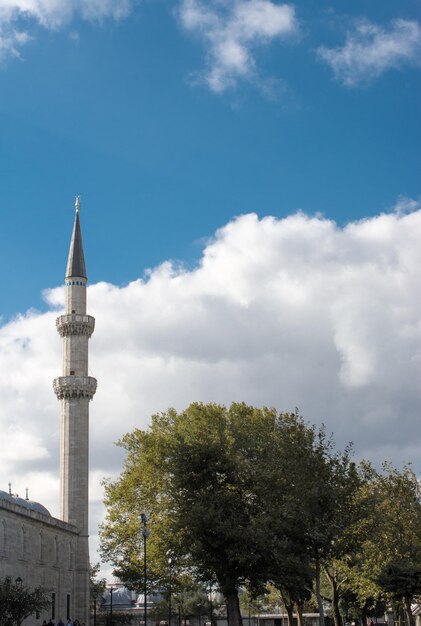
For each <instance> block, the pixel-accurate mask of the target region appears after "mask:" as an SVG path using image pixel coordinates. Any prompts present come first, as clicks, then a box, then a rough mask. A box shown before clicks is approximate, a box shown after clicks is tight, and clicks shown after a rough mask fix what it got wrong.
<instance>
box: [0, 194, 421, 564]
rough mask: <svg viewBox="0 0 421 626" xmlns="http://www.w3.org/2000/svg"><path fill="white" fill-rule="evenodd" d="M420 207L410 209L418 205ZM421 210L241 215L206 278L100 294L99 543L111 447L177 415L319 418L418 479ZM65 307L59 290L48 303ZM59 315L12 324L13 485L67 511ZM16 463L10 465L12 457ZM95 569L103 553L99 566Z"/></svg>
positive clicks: (4, 365)
mask: <svg viewBox="0 0 421 626" xmlns="http://www.w3.org/2000/svg"><path fill="white" fill-rule="evenodd" d="M409 201H410V200H409V199H408V198H406V202H407V203H408V202H409ZM420 238H421V210H415V211H413V212H411V213H406V212H403V213H402V212H392V213H391V214H388V215H379V216H377V217H375V218H371V219H367V220H363V221H361V222H357V223H352V224H349V225H347V226H346V227H345V228H343V229H342V228H339V227H338V226H337V225H336V224H335V223H334V222H332V221H329V220H326V219H323V218H322V217H308V216H306V215H304V214H301V213H298V214H296V215H291V216H290V217H288V218H285V219H282V220H277V219H275V218H273V217H265V218H263V219H258V218H257V216H256V215H254V214H251V215H243V216H241V217H238V218H237V219H235V220H232V221H231V222H229V223H228V224H227V225H226V226H224V227H223V228H221V229H220V230H219V231H218V232H217V233H216V235H215V237H214V238H213V239H212V241H211V242H209V243H208V244H207V245H206V247H205V249H204V251H203V256H202V259H201V263H200V265H199V266H198V267H197V268H196V269H194V270H187V269H183V268H180V267H178V266H177V267H176V266H175V265H173V264H172V263H170V262H165V263H163V264H162V265H160V266H159V267H157V268H155V269H153V270H152V271H151V272H150V273H149V276H148V278H147V280H140V279H139V280H137V281H134V282H132V283H130V284H129V285H127V286H125V287H117V286H115V285H112V284H108V283H98V284H96V285H92V286H91V287H90V288H89V304H88V310H89V312H90V313H91V314H92V315H94V316H95V317H96V330H95V333H94V335H93V337H92V339H91V352H90V367H91V374H92V375H94V376H96V377H97V378H98V391H97V394H96V396H95V398H94V401H93V402H92V403H91V469H92V475H91V485H92V489H91V535H92V536H93V541H94V543H93V545H94V546H95V545H96V539H95V535H96V526H97V523H98V521H99V519H100V518H101V516H102V515H103V509H102V505H101V503H100V500H101V488H100V478H101V477H102V476H113V475H116V473H118V472H119V471H120V469H121V463H122V452H121V450H120V449H119V448H116V447H115V446H114V442H115V441H116V440H117V439H118V438H119V437H121V436H122V435H123V434H124V433H125V432H128V431H130V430H131V429H133V427H135V426H145V425H146V424H147V423H148V421H149V418H150V416H151V415H152V414H153V413H155V412H158V411H161V410H165V409H166V408H167V407H168V406H175V407H176V408H179V409H181V408H183V407H185V406H187V405H188V404H189V403H190V402H192V401H194V400H202V401H205V402H208V401H215V402H223V403H230V402H231V401H233V400H245V401H246V402H249V403H252V404H256V405H263V404H266V405H269V406H271V405H273V406H276V407H277V408H278V409H279V410H291V409H294V407H295V406H298V407H299V409H300V410H301V412H302V414H303V415H304V417H305V418H306V419H308V420H309V421H311V422H313V421H314V422H316V423H318V424H320V423H321V422H324V423H325V424H326V426H327V429H328V430H329V431H330V430H332V431H334V433H335V438H336V440H337V442H338V444H339V445H341V446H343V445H344V444H345V443H346V442H348V441H349V440H353V441H354V442H355V445H356V450H357V453H358V455H361V456H365V457H367V458H369V459H371V460H372V461H374V462H380V461H381V460H383V459H385V458H389V459H391V460H393V461H394V462H395V463H400V462H404V461H409V460H412V461H414V463H415V465H414V469H415V470H416V471H417V472H419V471H420V470H421V467H419V465H420V459H421V431H420V429H419V411H420V406H421V387H420V384H419V381H420V380H421V290H420V289H419V268H420V266H421V247H420V245H419V241H420ZM45 297H46V299H47V301H48V302H49V303H50V305H51V307H52V308H55V307H57V305H59V306H60V303H61V304H62V302H63V290H62V288H55V289H52V290H48V291H47V292H46V294H45ZM56 315H57V311H53V310H51V311H49V312H47V313H37V312H34V311H29V312H28V313H26V314H24V315H21V316H20V317H18V318H16V319H15V320H13V321H10V322H9V323H6V324H4V325H3V326H1V327H0V371H1V372H2V376H1V378H0V400H1V401H0V429H1V432H2V433H3V435H4V434H6V439H3V436H2V439H1V442H2V443H1V445H2V446H3V447H1V448H0V489H4V490H7V483H8V481H9V480H10V481H11V482H12V484H13V489H14V491H17V492H18V493H21V494H22V493H25V488H26V487H29V489H30V497H31V499H33V500H38V501H41V502H42V503H43V504H44V505H45V506H47V508H48V509H49V510H50V511H51V512H52V513H53V514H55V515H57V514H58V462H59V460H58V451H59V422H60V406H59V403H58V402H57V400H56V399H55V397H54V395H53V391H52V384H51V381H52V379H53V378H54V377H55V376H57V375H59V374H60V368H61V340H60V337H59V336H58V334H57V332H56V330H55V317H56ZM5 451H6V454H4V452H5ZM94 559H95V557H94Z"/></svg>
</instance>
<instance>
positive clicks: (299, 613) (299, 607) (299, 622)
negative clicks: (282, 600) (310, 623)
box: [295, 602, 304, 626]
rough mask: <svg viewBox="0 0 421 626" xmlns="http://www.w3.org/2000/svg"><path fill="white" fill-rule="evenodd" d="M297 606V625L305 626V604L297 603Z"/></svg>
mask: <svg viewBox="0 0 421 626" xmlns="http://www.w3.org/2000/svg"><path fill="white" fill-rule="evenodd" d="M295 606H296V608H297V625H298V626H304V618H303V604H302V603H301V602H296V603H295Z"/></svg>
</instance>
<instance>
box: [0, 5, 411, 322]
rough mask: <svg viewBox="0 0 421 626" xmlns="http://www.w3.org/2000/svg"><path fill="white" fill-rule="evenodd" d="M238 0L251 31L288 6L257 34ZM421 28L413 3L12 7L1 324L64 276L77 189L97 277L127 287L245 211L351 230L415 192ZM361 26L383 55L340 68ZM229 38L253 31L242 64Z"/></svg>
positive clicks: (2, 131) (5, 68)
mask: <svg viewBox="0 0 421 626" xmlns="http://www.w3.org/2000/svg"><path fill="white" fill-rule="evenodd" d="M69 6H71V7H73V8H72V9H69V8H68V7H69ZM259 6H260V13H259V10H258V9H259ZM66 7H67V9H66ZM86 7H91V8H90V13H89V14H87V8H86ZM239 7H240V8H241V7H242V8H243V9H244V7H246V8H248V9H250V7H251V8H253V7H254V9H255V14H254V15H252V14H251V12H250V11H249V16H248V17H247V20H249V22H248V23H247V26H248V27H249V26H250V24H251V23H252V22H253V19H254V20H256V16H257V18H259V17H260V18H262V15H263V9H265V10H266V12H267V9H268V8H271V7H272V8H273V7H275V8H277V9H279V10H286V9H288V10H289V11H290V13H289V14H288V15H286V14H285V15H284V16H283V17H285V19H286V24H284V25H281V26H280V27H279V29H278V30H276V28H274V29H273V32H270V33H268V24H267V23H265V24H263V26H261V27H260V32H257V31H258V30H259V27H258V26H256V24H255V37H254V38H253V37H252V36H248V35H247V32H246V31H245V29H244V28H243V31H242V34H241V33H240V35H239V34H238V33H239V27H238V24H237V26H236V25H235V23H234V18H233V15H234V13H235V10H236V9H237V11H238V8H239ZM256 7H257V9H256ZM24 8H26V9H27V10H26V12H25V11H24V10H23V9H24ZM188 11H190V18H191V14H192V12H193V11H195V15H196V22H195V23H194V24H193V25H192V23H191V22H192V20H191V19H190V26H188V25H187V18H186V15H187V13H188ZM292 14H293V17H291V15H292ZM197 15H200V18H201V20H202V22H201V23H199V20H198V19H197ZM274 15H275V14H274ZM288 18H289V22H288ZM264 19H267V22H268V23H270V22H271V20H272V22H273V16H272V17H271V16H269V17H268V16H266V17H265V18H264ZM264 19H263V18H262V20H263V21H264ZM206 20H207V21H206ZM212 20H213V21H212ZM399 20H400V21H401V22H400V23H401V27H400V28H399V26H397V23H398V21H399ZM402 23H403V27H402ZM420 23H421V10H420V6H419V3H418V2H416V1H415V0H402V1H401V2H399V3H396V2H384V0H382V1H380V0H378V1H377V0H375V1H371V2H370V3H367V2H358V1H357V2H352V3H346V4H343V3H336V4H332V3H330V2H324V1H320V0H317V2H316V1H310V0H307V1H303V2H301V3H299V4H296V5H293V4H290V5H288V4H283V5H282V4H280V3H278V4H277V3H275V2H269V1H268V0H267V1H265V2H260V3H259V2H257V1H255V2H245V1H242V0H241V1H240V0H238V1H237V2H233V1H230V0H227V1H226V2H219V3H213V2H208V3H205V4H200V3H199V2H193V1H192V2H190V4H189V3H188V2H187V1H184V2H181V1H180V2H166V1H164V0H151V1H149V2H130V1H129V0H124V1H123V0H115V1H114V2H112V1H110V2H108V3H107V2H98V3H95V2H91V3H89V2H86V1H83V0H80V1H79V2H75V3H73V4H70V5H68V4H67V3H65V2H62V1H61V0H55V1H53V0H45V1H44V2H43V3H41V2H39V1H37V0H31V1H30V2H25V3H24V2H23V0H7V1H3V2H0V24H1V26H0V42H1V43H0V55H1V57H2V58H1V65H0V91H1V93H2V98H1V99H0V172H1V181H0V182H1V184H0V206H1V207H2V208H1V216H2V228H1V232H0V244H1V249H2V256H3V259H5V261H6V262H5V263H3V264H2V267H1V270H0V271H1V273H2V276H1V282H2V285H3V298H2V303H1V314H2V315H3V319H9V318H10V316H11V315H13V314H16V313H18V312H20V311H25V310H26V309H28V308H29V307H36V308H40V309H43V308H45V306H44V304H43V301H42V298H41V292H42V290H43V289H44V288H46V287H51V286H55V285H58V284H60V283H61V281H62V275H63V270H64V266H65V260H66V259H65V257H66V253H67V245H68V238H69V231H70V229H71V224H72V220H73V204H74V196H75V194H77V193H80V194H81V195H82V206H83V214H82V223H83V229H84V236H85V240H86V241H88V242H89V251H88V253H87V257H88V269H89V278H90V280H91V282H96V281H98V280H108V281H111V282H114V283H116V284H126V283H127V282H129V281H130V280H133V279H135V278H137V277H138V276H141V275H142V274H143V272H144V270H145V269H146V268H149V267H153V266H155V265H157V264H159V263H160V262H162V261H163V260H165V259H178V260H180V261H182V262H184V263H186V264H187V265H189V266H191V265H193V264H194V263H195V262H197V260H198V259H199V258H200V255H201V250H202V248H203V242H204V240H206V239H207V238H208V237H211V236H212V235H213V234H214V232H215V230H216V229H217V228H219V227H222V226H223V225H224V224H225V223H227V222H228V221H229V220H230V219H231V218H232V217H233V216H236V215H240V214H243V213H248V212H256V213H257V214H258V215H259V216H261V217H263V216H265V215H273V216H275V217H283V216H286V215H288V214H291V213H294V212H295V211H296V210H298V209H301V210H303V211H305V212H306V213H308V214H310V215H312V214H316V213H318V212H320V213H322V214H323V215H324V216H325V217H327V218H330V219H334V220H336V221H337V222H338V223H339V224H341V225H344V224H346V223H347V222H348V221H352V220H357V219H361V218H364V217H369V216H373V215H376V214H378V213H380V212H383V211H391V210H392V209H393V206H394V205H395V204H396V202H397V201H398V198H399V197H401V196H404V197H406V198H411V199H415V200H416V199H418V198H419V196H420V182H419V181H420V176H419V174H420V164H421V159H420V150H421V148H420V146H421V141H420V139H421V137H420V124H421V122H420V120H421V115H420V113H421V111H420V108H421V107H420V100H421V93H420V92H421V89H420V85H421V81H420V59H421V35H420V32H419V30H418V31H417V28H418V29H420V28H421V26H420ZM364 24H365V25H366V26H367V25H369V27H370V28H371V31H369V32H368V34H366V35H365V38H364V37H363V36H362V35H361V34H360V39H361V37H363V41H362V47H363V51H362V55H363V56H365V57H366V58H369V56H370V54H371V55H372V56H373V55H374V56H375V55H376V54H377V57H376V58H374V57H373V59H372V62H368V63H367V64H366V65H365V66H364V64H361V58H358V51H357V50H356V49H355V48H354V50H350V52H349V54H350V55H351V57H352V55H354V57H353V58H351V59H350V60H349V63H348V64H347V65H346V64H345V65H344V64H343V63H342V65H341V62H340V60H339V61H337V62H338V63H339V66H337V70H336V75H335V71H334V66H333V61H332V60H331V61H330V62H328V60H327V56H326V54H325V56H323V52H322V51H321V49H325V50H330V51H333V53H334V52H335V51H336V52H340V50H343V49H344V47H345V45H346V42H347V41H348V42H349V41H354V42H355V41H356V40H357V39H358V36H357V33H358V32H359V31H358V29H361V25H364ZM408 25H410V26H411V27H412V31H411V32H410V31H409V30H405V28H406V29H408ZM265 28H266V30H264V29H265ZM414 28H415V30H414ZM262 29H263V30H262ZM376 29H377V30H376ZM269 30H270V29H269ZM244 32H246V34H244ZM256 32H257V34H256ZM16 33H21V39H20V41H19V40H18V39H16ZM22 33H23V35H22ZM221 33H222V34H221ZM411 37H412V39H411ZM381 38H383V45H386V46H387V45H389V49H388V52H386V53H385V52H384V50H383V51H381V50H380V46H381V41H380V40H381ZM409 39H411V41H410V44H409V45H408V40H409ZM221 41H223V42H224V43H227V42H228V44H232V43H233V42H234V44H236V45H237V46H238V44H239V43H240V46H242V52H243V53H244V52H245V53H246V54H247V55H248V59H247V60H246V61H245V64H243V66H241V67H240V66H238V65H237V66H235V59H234V60H233V58H231V59H229V60H228V61H226V62H225V66H224V65H223V64H222V65H221V59H220V57H218V56H217V55H218V54H219V53H217V52H215V49H216V46H217V45H219V44H220V42H221ZM215 42H216V43H215ZM218 42H219V43H218ZM360 43H361V41H360ZM364 46H365V48H364ZM376 46H377V48H376ZM405 46H406V48H405ZM375 48H376V49H375ZM403 48H405V49H403ZM231 52H233V54H234V55H235V52H236V50H234V51H233V50H230V51H229V54H231ZM333 53H332V54H333ZM359 54H360V57H361V50H360V52H359ZM218 64H219V65H218ZM240 65H241V64H240ZM215 67H216V68H217V70H219V72H220V73H221V72H222V78H221V77H220V79H219V84H218V85H217V88H215V84H213V85H212V84H210V78H209V76H210V74H211V72H212V71H214V72H215ZM221 67H222V70H221ZM233 68H234V69H233ZM235 68H237V70H238V71H237V70H236V69H235ZM347 81H348V82H347Z"/></svg>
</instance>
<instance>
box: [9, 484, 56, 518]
mask: <svg viewBox="0 0 421 626" xmlns="http://www.w3.org/2000/svg"><path fill="white" fill-rule="evenodd" d="M1 500H6V502H11V503H12V504H17V505H18V506H22V507H23V508H25V509H30V510H31V511H36V512H37V513H42V514H43V515H48V516H50V517H51V513H50V512H49V511H48V509H46V508H45V506H43V505H42V504H40V503H39V502H32V500H24V499H23V498H19V496H14V495H13V494H10V493H7V492H6V491H2V490H1V489H0V501H1Z"/></svg>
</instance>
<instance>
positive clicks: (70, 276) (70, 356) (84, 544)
mask: <svg viewBox="0 0 421 626" xmlns="http://www.w3.org/2000/svg"><path fill="white" fill-rule="evenodd" d="M86 282H87V277H86V267H85V258H84V254H83V245H82V232H81V227H80V219H79V200H78V199H77V200H76V215H75V221H74V225H73V232H72V238H71V242H70V249H69V258H68V262H67V268H66V277H65V291H66V304H65V308H66V310H65V314H64V315H60V316H59V317H58V318H57V320H56V326H57V330H58V332H59V334H60V336H61V337H62V339H63V371H62V376H60V377H59V378H56V379H55V380H54V382H53V387H54V391H55V393H56V395H57V398H58V399H59V400H61V437H60V516H61V519H62V520H63V521H65V522H68V523H70V524H73V525H74V526H76V527H77V529H78V531H79V538H78V548H77V554H76V555H75V556H76V562H77V564H78V566H77V569H78V574H77V580H78V583H77V584H78V590H77V596H78V597H77V599H76V598H75V602H77V604H78V615H79V618H80V621H81V622H85V624H88V621H89V546H88V501H89V493H88V485H89V401H90V400H92V398H93V396H94V394H95V391H96V386H97V381H96V380H95V378H92V377H91V376H88V342H89V338H90V336H91V335H92V333H93V332H94V328H95V319H94V318H93V317H91V316H90V315H87V314H86Z"/></svg>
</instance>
